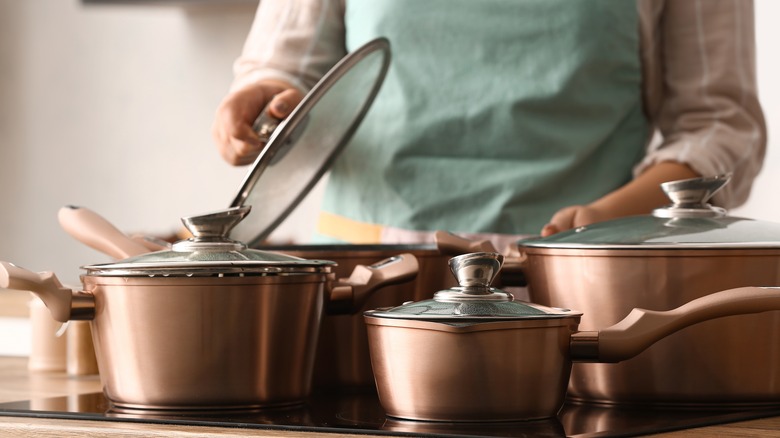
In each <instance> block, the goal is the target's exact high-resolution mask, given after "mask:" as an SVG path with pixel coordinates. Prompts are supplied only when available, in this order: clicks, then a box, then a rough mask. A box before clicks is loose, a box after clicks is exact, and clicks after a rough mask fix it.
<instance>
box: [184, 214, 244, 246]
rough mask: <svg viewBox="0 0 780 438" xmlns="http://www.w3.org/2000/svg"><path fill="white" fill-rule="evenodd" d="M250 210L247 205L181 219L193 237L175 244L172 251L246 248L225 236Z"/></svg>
mask: <svg viewBox="0 0 780 438" xmlns="http://www.w3.org/2000/svg"><path fill="white" fill-rule="evenodd" d="M251 208H252V207H251V206H249V205H244V206H241V207H232V208H228V209H226V210H220V211H217V212H213V213H207V214H203V215H199V216H190V217H184V218H182V219H181V221H182V223H183V224H184V226H185V227H187V230H189V231H190V233H192V236H193V237H192V238H191V239H187V240H182V241H180V242H176V243H175V244H174V245H173V247H172V249H173V250H174V251H194V250H204V249H212V248H213V249H220V250H224V249H225V246H231V247H234V248H236V249H243V248H246V245H244V244H243V243H241V242H237V241H235V240H231V239H228V237H227V235H228V233H230V230H232V229H233V227H235V226H236V225H238V223H239V222H241V220H242V219H244V217H246V215H247V214H249V211H250V210H251Z"/></svg>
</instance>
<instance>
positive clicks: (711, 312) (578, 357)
mask: <svg viewBox="0 0 780 438" xmlns="http://www.w3.org/2000/svg"><path fill="white" fill-rule="evenodd" d="M770 310H780V288H778V287H741V288H736V289H729V290H725V291H722V292H716V293H713V294H710V295H707V296H704V297H701V298H697V299H695V300H693V301H690V302H688V303H686V304H684V305H682V306H680V307H678V308H676V309H672V310H667V311H653V310H645V309H634V310H632V311H631V313H629V314H628V316H627V317H625V318H624V319H623V320H622V321H620V322H618V323H617V324H615V325H613V326H611V327H608V328H606V329H603V330H600V331H598V332H579V333H575V334H573V335H572V339H571V356H572V360H574V361H579V362H620V361H622V360H626V359H630V358H632V357H634V356H636V355H637V354H639V353H641V352H642V351H644V350H645V349H647V348H648V347H650V346H651V345H653V344H654V343H656V342H657V341H659V340H661V339H663V338H664V337H666V336H668V335H670V334H672V333H674V332H676V331H678V330H680V329H683V328H685V327H688V326H691V325H694V324H697V323H700V322H703V321H708V320H710V319H715V318H721V317H724V316H733V315H743V314H750V313H760V312H766V311H770Z"/></svg>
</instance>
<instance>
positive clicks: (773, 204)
mask: <svg viewBox="0 0 780 438" xmlns="http://www.w3.org/2000/svg"><path fill="white" fill-rule="evenodd" d="M755 4H756V51H757V55H756V56H757V59H758V88H759V96H760V97H761V104H762V105H763V107H764V116H765V117H766V121H767V126H768V130H769V144H768V146H767V155H766V160H765V161H764V168H763V170H762V172H761V174H760V175H759V176H758V178H757V180H756V183H755V185H754V186H753V191H752V193H751V196H750V199H748V201H747V203H745V205H744V206H742V207H740V208H737V209H735V210H733V211H732V212H731V213H732V214H733V215H735V216H744V217H752V218H756V219H764V220H769V221H773V222H780V196H778V194H779V193H780V150H778V149H779V148H780V81H778V78H780V57H778V53H779V52H778V49H777V41H778V40H780V28H778V26H777V18H778V17H780V2H778V1H777V0H755Z"/></svg>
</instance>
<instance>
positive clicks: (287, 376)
mask: <svg viewBox="0 0 780 438" xmlns="http://www.w3.org/2000/svg"><path fill="white" fill-rule="evenodd" d="M388 65H389V45H388V43H387V41H386V40H383V39H379V40H375V41H372V42H370V43H368V44H366V45H365V46H364V47H362V48H361V49H358V50H357V51H355V52H354V53H352V54H350V55H348V56H347V57H345V58H344V59H343V60H342V61H341V62H340V63H339V64H337V65H336V66H335V67H334V68H333V69H332V70H331V71H330V72H329V73H328V74H326V75H325V77H324V78H323V80H322V81H320V82H319V83H318V84H317V85H316V86H315V87H314V88H313V89H312V91H311V92H310V93H309V94H307V96H306V97H305V98H304V99H303V101H302V102H301V104H300V105H299V106H298V107H296V109H295V110H294V111H293V112H292V113H291V115H290V116H289V117H288V118H287V119H285V120H284V121H271V122H272V123H271V122H269V121H268V120H267V117H266V118H264V115H263V114H261V116H260V117H258V123H261V122H262V123H261V124H263V126H260V127H259V128H258V129H260V130H261V131H263V132H264V135H267V138H268V143H267V145H266V147H265V148H264V149H263V151H262V152H261V154H260V156H259V157H258V159H257V161H256V162H255V164H254V166H253V169H252V171H251V172H249V174H248V175H247V177H246V179H245V180H244V182H243V184H242V187H241V189H240V190H239V193H238V195H237V196H236V197H235V198H234V200H233V202H232V203H231V206H230V208H229V209H227V210H224V211H219V212H216V213H212V214H206V215H200V216H193V217H189V218H185V219H183V222H184V223H185V225H186V226H187V227H188V228H189V229H190V231H191V233H192V235H193V237H191V238H189V239H186V240H183V241H180V242H176V243H175V244H174V245H173V246H171V247H169V246H167V245H165V244H163V245H161V244H159V242H154V241H148V240H144V239H135V240H134V239H130V238H127V237H126V236H124V235H123V234H122V233H121V232H120V231H118V230H116V229H114V228H113V227H112V226H110V224H105V223H103V224H101V225H95V224H96V223H97V222H96V221H92V222H91V225H89V226H87V227H81V226H80V225H79V224H83V221H84V215H83V213H84V212H85V211H83V210H79V209H76V208H67V209H64V210H63V211H61V215H60V220H61V223H62V224H63V228H65V229H66V230H67V231H68V232H70V233H71V234H73V235H74V236H76V237H77V238H78V239H79V240H81V241H82V242H84V243H86V244H89V245H90V246H93V247H95V248H97V249H99V250H101V251H103V252H105V253H107V254H109V255H111V256H113V257H114V258H115V259H117V261H116V262H114V263H104V264H95V265H88V266H84V267H83V269H84V270H85V273H84V274H83V275H82V283H83V288H82V290H78V291H73V290H70V289H68V288H65V287H63V286H62V285H61V284H60V282H59V281H58V280H57V278H56V277H55V276H54V275H53V274H51V273H33V272H29V271H26V270H24V269H22V268H19V267H17V266H15V265H13V264H11V263H7V262H0V287H2V288H13V289H22V290H30V291H33V292H34V293H36V294H37V295H39V296H40V297H41V298H42V299H43V301H44V302H45V303H46V304H47V306H48V307H49V309H50V311H51V313H52V316H53V317H54V318H55V319H57V320H59V321H68V320H89V321H91V329H92V336H93V340H94V343H95V349H96V354H97V359H98V366H99V369H100V376H101V380H102V381H103V384H104V390H105V393H106V396H107V398H108V399H109V400H111V402H112V403H114V404H115V405H116V406H118V407H121V408H127V409H136V408H140V409H167V410H171V409H174V410H177V409H184V410H190V409H223V408H257V407H267V406H279V405H291V404H300V403H304V402H305V400H306V398H307V396H308V395H309V393H310V391H311V387H312V380H313V379H314V382H315V384H320V385H327V386H339V387H345V386H361V385H362V386H365V385H372V386H375V387H376V389H377V392H378V395H379V398H380V402H381V404H382V406H383V407H384V409H385V411H386V413H387V414H388V416H390V417H395V418H396V419H398V420H390V421H398V424H399V425H401V426H399V427H401V429H403V427H404V426H403V425H404V421H406V420H425V421H447V422H452V421H469V422H485V421H491V422H495V421H509V420H526V419H538V418H548V417H552V416H555V415H556V413H557V412H558V410H559V409H560V407H561V405H562V404H563V400H564V397H568V398H570V399H572V400H580V401H584V402H597V403H614V404H650V405H686V406H691V405H708V406H733V405H738V406H749V405H769V404H771V405H777V404H780V344H779V343H778V342H777V338H778V334H780V312H778V311H777V310H778V309H780V290H778V289H777V288H771V287H766V286H777V285H780V224H771V223H764V222H760V221H752V220H749V219H743V218H734V217H729V216H728V215H726V212H725V211H723V210H722V209H718V208H715V207H712V206H710V205H709V204H707V200H708V199H709V198H710V197H711V196H712V194H713V193H714V192H716V191H717V190H718V188H719V187H721V186H722V185H723V184H725V183H726V182H727V180H728V178H727V177H715V178H699V179H694V180H687V181H680V182H673V183H667V184H664V189H665V190H666V191H667V193H668V194H669V196H670V198H672V201H673V203H672V205H671V206H669V207H667V208H662V209H658V210H656V211H655V212H654V213H653V215H650V216H637V217H630V218H624V219H619V220H615V221H610V222H603V223H599V224H593V225H589V226H586V227H581V228H577V229H574V230H570V231H567V232H563V233H559V234H556V235H554V236H550V237H547V238H534V239H527V240H523V241H520V242H518V244H517V247H516V249H517V253H516V254H511V255H510V254H507V260H506V263H505V264H504V271H510V272H512V273H519V274H521V275H522V277H524V278H525V281H526V282H527V285H528V293H529V295H530V298H531V300H530V301H531V302H533V303H537V304H531V303H530V302H522V301H519V300H516V299H515V298H514V297H513V296H512V295H511V294H510V293H507V292H505V291H503V290H500V289H496V288H494V287H491V286H490V285H491V282H492V281H493V279H494V278H495V276H496V274H497V273H498V272H499V270H500V269H501V266H502V262H503V261H504V257H503V256H502V255H499V254H497V253H496V252H495V251H493V250H491V247H490V245H489V244H487V243H486V242H475V243H468V244H466V245H465V246H463V244H462V243H461V244H459V243H458V239H454V240H453V241H452V242H447V243H443V244H440V245H439V246H435V245H395V246H393V245H379V246H360V245H358V246H355V245H335V246H328V245H316V246H288V247H267V246H264V245H262V242H263V240H264V239H265V237H266V236H267V235H268V234H269V233H270V232H271V230H273V229H274V228H275V227H276V226H277V225H278V224H279V223H280V222H281V221H283V220H284V218H285V217H286V215H287V214H289V212H290V211H291V210H292V209H294V208H295V206H296V205H297V204H298V203H299V202H300V201H301V200H302V199H303V197H304V196H305V194H306V193H307V192H308V191H309V190H310V189H311V187H313V185H314V184H315V183H316V182H317V180H318V179H319V178H320V177H321V176H322V175H323V174H324V173H325V171H326V169H327V168H328V167H329V166H330V164H331V163H332V162H333V160H335V158H336V156H337V155H338V153H339V152H340V150H341V149H342V148H343V147H344V146H345V144H346V142H347V141H348V139H349V138H350V136H351V134H352V133H353V132H354V130H355V129H357V126H358V125H359V122H360V121H361V120H362V117H363V116H364V115H365V113H366V111H367V110H368V107H369V106H370V104H371V102H372V100H373V98H374V97H375V95H376V94H377V92H378V90H379V86H380V85H381V82H382V81H383V79H384V76H385V73H386V71H387V68H388ZM268 123H271V124H272V125H273V127H272V128H268V129H266V127H265V124H268ZM269 126H270V125H269ZM249 206H254V207H255V208H254V211H253V214H252V215H249V216H248V219H246V220H244V217H247V214H248V212H249V209H250V208H249ZM74 218H76V219H74ZM79 221H81V222H79ZM438 236H439V237H446V236H447V234H446V233H439V234H438ZM242 242H246V243H247V244H244V243H242ZM452 248H456V249H455V253H456V254H457V253H464V252H465V253H467V254H465V255H459V256H457V257H454V258H452V259H450V257H451V255H453V252H452V251H453V249H452ZM447 259H450V266H449V268H450V269H451V270H452V271H453V273H454V274H455V278H453V277H452V276H451V275H449V274H448V273H447V272H446V270H447V268H448V266H447V263H446V261H447ZM377 260H381V261H380V262H378V263H374V262H377ZM371 263H374V264H373V265H372V264H371ZM347 276H348V278H346V279H342V280H339V279H338V278H339V277H341V278H345V277H347ZM456 279H457V281H456ZM503 285H511V283H507V282H504V283H503ZM377 289H383V290H381V291H379V292H377V293H373V292H374V291H375V290H377ZM436 291H438V292H436ZM434 292H435V293H434ZM639 308H642V309H650V310H639ZM572 309H578V310H572ZM770 310H771V311H770ZM759 312H762V313H760V314H753V313H759ZM747 314H751V315H747ZM626 315H628V316H626ZM711 319H712V320H711ZM710 320H711V321H710ZM694 324H695V326H693V327H688V326H689V325H694ZM604 327H606V328H604ZM686 327H687V328H686ZM320 333H321V335H320ZM634 356H635V357H634ZM632 357H633V358H632ZM629 358H631V359H629ZM618 361H624V362H622V363H609V364H606V363H599V362H618Z"/></svg>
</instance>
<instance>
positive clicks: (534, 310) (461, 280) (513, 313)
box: [366, 252, 582, 322]
mask: <svg viewBox="0 0 780 438" xmlns="http://www.w3.org/2000/svg"><path fill="white" fill-rule="evenodd" d="M503 259H504V257H503V256H502V255H501V254H498V253H488V252H479V253H471V254H464V255H461V256H458V257H453V258H452V259H450V269H451V270H452V273H453V274H454V275H455V277H456V278H457V279H458V284H459V286H456V287H453V288H451V289H446V290H442V291H439V292H436V294H434V297H433V299H431V300H424V301H418V302H413V303H405V304H403V305H401V306H398V307H393V308H386V309H377V310H371V311H368V312H366V315H368V316H376V317H382V318H398V319H418V320H426V321H442V322H456V321H462V322H467V321H468V322H473V321H475V320H480V321H481V320H489V321H494V320H502V321H503V320H521V319H549V318H566V317H571V316H580V315H582V314H581V313H578V312H574V311H571V310H568V309H557V308H552V307H546V306H541V305H537V304H533V303H527V302H522V301H515V299H514V297H513V296H512V295H511V294H509V293H506V292H504V291H502V290H499V289H496V288H492V287H490V283H492V282H493V279H494V278H495V277H496V275H498V272H499V271H500V270H501V264H502V263H503Z"/></svg>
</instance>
